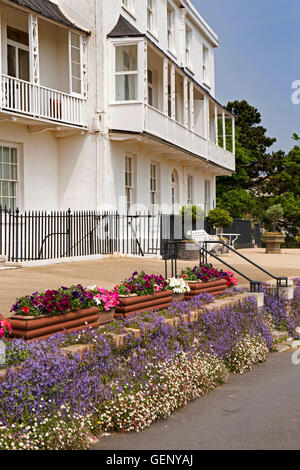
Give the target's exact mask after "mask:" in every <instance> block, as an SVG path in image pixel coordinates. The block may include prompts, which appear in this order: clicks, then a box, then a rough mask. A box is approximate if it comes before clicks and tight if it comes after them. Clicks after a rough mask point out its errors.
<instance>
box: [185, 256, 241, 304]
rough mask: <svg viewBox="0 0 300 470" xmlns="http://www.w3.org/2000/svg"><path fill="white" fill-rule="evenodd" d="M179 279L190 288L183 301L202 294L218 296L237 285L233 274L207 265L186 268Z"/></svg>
mask: <svg viewBox="0 0 300 470" xmlns="http://www.w3.org/2000/svg"><path fill="white" fill-rule="evenodd" d="M181 278H182V279H183V280H184V281H186V282H187V284H188V285H189V287H190V292H187V293H186V294H185V299H191V298H192V297H194V296H197V295H199V294H201V293H202V292H208V293H210V294H212V295H220V294H222V293H224V291H225V290H226V289H227V288H228V287H233V286H237V285H238V281H237V279H236V278H235V277H234V275H233V273H231V272H225V271H223V270H218V269H216V268H214V267H213V266H212V265H209V264H204V265H200V266H195V267H194V268H193V269H192V268H189V267H188V268H186V269H185V270H184V271H182V273H181Z"/></svg>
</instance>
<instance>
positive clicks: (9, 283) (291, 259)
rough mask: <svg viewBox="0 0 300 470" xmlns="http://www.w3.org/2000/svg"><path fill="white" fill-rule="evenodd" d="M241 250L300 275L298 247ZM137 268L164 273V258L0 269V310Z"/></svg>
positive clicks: (103, 282) (113, 280)
mask: <svg viewBox="0 0 300 470" xmlns="http://www.w3.org/2000/svg"><path fill="white" fill-rule="evenodd" d="M241 253H242V254H245V255H246V256H248V257H249V258H250V259H251V260H253V261H255V262H256V263H257V264H259V265H261V266H263V267H264V268H265V269H267V270H269V271H270V272H272V273H274V274H275V275H277V276H283V275H286V276H289V277H291V276H299V277H300V250H284V251H283V254H281V255H266V254H265V253H264V250H263V249H253V250H251V249H248V250H241ZM223 259H224V261H226V262H228V263H229V264H232V265H234V266H235V267H236V268H237V269H239V270H241V271H242V272H244V273H245V274H247V275H248V276H250V277H252V278H253V280H259V281H266V280H269V279H270V278H269V277H268V276H267V275H265V274H263V273H261V272H259V271H258V270H257V269H256V268H254V267H252V266H251V265H247V263H246V262H245V261H243V260H242V259H241V258H238V257H237V256H236V255H233V256H230V257H229V256H224V258H223ZM212 262H213V264H214V266H216V267H223V268H224V266H221V265H220V264H219V263H218V262H214V261H213V260H212ZM195 264H196V262H195V261H194V262H187V261H179V262H178V270H180V269H183V268H184V267H185V266H192V265H195ZM141 269H143V270H144V271H145V272H148V273H156V274H164V272H165V265H164V261H162V260H159V259H157V258H151V259H150V258H127V259H126V258H125V259H124V258H110V259H100V260H96V261H83V262H71V263H60V264H55V265H50V266H39V267H29V268H22V269H14V270H4V271H2V270H0V314H2V315H3V316H6V317H7V316H9V311H10V308H11V306H12V304H13V303H14V302H15V300H16V298H18V297H21V296H23V295H28V294H31V293H32V292H35V291H44V290H46V289H56V288H58V287H60V286H61V285H66V286H68V287H69V286H71V285H72V284H78V283H81V284H82V285H84V286H88V285H94V284H97V285H99V286H101V287H104V288H113V287H114V286H115V285H116V284H118V283H119V282H120V281H122V280H124V279H125V278H127V277H128V276H130V275H131V274H132V273H133V272H134V271H136V270H141ZM169 275H171V273H169ZM238 279H239V281H240V283H241V284H244V283H245V280H244V279H243V278H241V277H239V276H238Z"/></svg>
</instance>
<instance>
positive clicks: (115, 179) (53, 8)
mask: <svg viewBox="0 0 300 470" xmlns="http://www.w3.org/2000/svg"><path fill="white" fill-rule="evenodd" d="M0 25H1V31H0V38H1V47H0V64H1V86H0V205H1V204H2V205H3V206H7V207H9V208H16V207H19V208H20V210H21V211H23V210H65V209H68V208H71V209H72V210H87V209H88V210H101V209H104V208H106V209H107V208H108V207H110V208H112V209H121V208H122V207H120V204H121V205H122V204H123V205H124V207H126V206H127V207H128V208H129V207H132V206H133V205H135V204H138V205H142V208H143V207H146V208H150V207H151V206H152V205H161V206H162V208H164V207H166V210H167V208H170V206H172V205H174V204H178V205H184V204H191V203H192V204H199V205H203V206H204V207H205V209H206V210H209V209H211V208H213V207H214V206H215V199H216V198H215V181H216V176H218V175H229V174H231V173H232V172H233V171H234V169H235V156H234V140H235V139H234V118H233V116H232V115H231V114H230V113H229V112H228V111H227V110H225V109H224V107H222V106H221V105H220V104H219V103H218V102H217V101H216V99H215V71H214V50H215V48H216V47H217V46H218V37H217V35H216V34H215V33H214V31H213V30H212V29H211V28H210V27H209V26H208V25H207V24H206V22H205V21H204V20H203V18H202V17H201V16H200V14H199V13H198V11H197V10H196V9H195V8H194V7H193V5H192V3H191V1H190V0H109V1H108V0H57V1H56V2H55V3H54V2H50V1H49V0H0ZM226 134H227V135H226Z"/></svg>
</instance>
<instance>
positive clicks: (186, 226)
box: [177, 205, 205, 261]
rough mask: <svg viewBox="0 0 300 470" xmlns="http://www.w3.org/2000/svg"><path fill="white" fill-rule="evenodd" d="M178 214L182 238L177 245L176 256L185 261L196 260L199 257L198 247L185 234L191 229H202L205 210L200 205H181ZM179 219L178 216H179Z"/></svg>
mask: <svg viewBox="0 0 300 470" xmlns="http://www.w3.org/2000/svg"><path fill="white" fill-rule="evenodd" d="M179 216H181V223H182V235H183V237H182V240H181V243H179V244H178V245H177V258H178V259H181V260H186V261H196V260H198V259H199V248H198V247H196V246H195V245H194V244H192V243H191V240H189V239H188V236H187V234H188V233H189V232H190V231H191V230H197V229H200V228H201V229H202V228H203V227H204V220H205V212H204V210H203V209H202V208H201V207H200V206H196V205H187V206H183V207H182V209H181V211H180V214H179ZM179 220H180V217H179Z"/></svg>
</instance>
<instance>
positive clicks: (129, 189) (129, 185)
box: [124, 153, 136, 213]
mask: <svg viewBox="0 0 300 470" xmlns="http://www.w3.org/2000/svg"><path fill="white" fill-rule="evenodd" d="M127 161H130V169H128V167H127ZM127 176H130V178H129V179H127ZM124 177H125V178H124V179H125V199H126V211H127V213H129V212H130V209H131V207H132V206H133V205H135V204H136V201H135V200H134V199H135V191H136V155H133V154H131V153H125V174H124ZM129 180H130V181H129ZM128 196H129V197H128Z"/></svg>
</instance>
